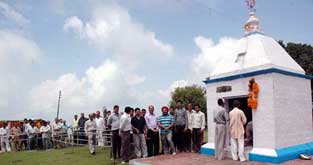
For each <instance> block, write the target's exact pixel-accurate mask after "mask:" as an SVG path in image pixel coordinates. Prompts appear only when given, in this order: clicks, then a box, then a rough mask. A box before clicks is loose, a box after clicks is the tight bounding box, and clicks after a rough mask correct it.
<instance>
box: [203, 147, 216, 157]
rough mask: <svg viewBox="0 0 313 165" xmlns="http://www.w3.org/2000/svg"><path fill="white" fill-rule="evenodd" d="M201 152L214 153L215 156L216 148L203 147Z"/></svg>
mask: <svg viewBox="0 0 313 165" xmlns="http://www.w3.org/2000/svg"><path fill="white" fill-rule="evenodd" d="M200 153H201V154H204V155H212V156H214V155H215V149H213V148H204V147H201V149H200Z"/></svg>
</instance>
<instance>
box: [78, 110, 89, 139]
mask: <svg viewBox="0 0 313 165" xmlns="http://www.w3.org/2000/svg"><path fill="white" fill-rule="evenodd" d="M87 120H88V118H85V114H84V113H81V114H80V118H79V120H78V127H79V133H78V134H79V135H78V144H87V137H86V135H85V122H86V121H87Z"/></svg>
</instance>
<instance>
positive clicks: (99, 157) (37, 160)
mask: <svg viewBox="0 0 313 165" xmlns="http://www.w3.org/2000/svg"><path fill="white" fill-rule="evenodd" d="M204 141H207V131H205V132H204ZM15 164H16V165H50V164H51V165H85V164H88V165H96V164H103V165H107V164H113V161H111V159H110V149H108V148H106V149H100V148H97V150H96V155H90V154H89V151H88V148H87V147H75V148H66V149H57V150H47V151H22V152H11V153H2V154H0V165H15ZM116 164H119V161H116Z"/></svg>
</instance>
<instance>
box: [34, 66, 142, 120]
mask: <svg viewBox="0 0 313 165" xmlns="http://www.w3.org/2000/svg"><path fill="white" fill-rule="evenodd" d="M125 74H127V73H125V72H124V70H123V69H122V67H120V65H119V64H118V63H116V62H114V61H112V60H105V61H104V62H103V63H102V64H101V65H100V66H97V67H90V68H88V69H87V70H86V72H85V75H84V76H83V77H81V78H78V77H77V76H76V75H75V74H74V73H67V74H64V75H62V76H60V77H59V78H58V79H56V80H46V81H44V82H42V83H41V84H40V85H39V86H37V87H35V88H34V89H33V90H32V91H31V93H30V98H31V99H30V103H31V109H32V110H33V112H34V113H38V112H41V113H42V116H44V117H47V116H48V117H50V118H51V116H54V115H55V110H56V107H57V102H56V100H57V97H58V91H59V90H61V91H62V96H63V97H62V101H61V109H62V113H61V115H62V117H64V118H66V119H69V118H71V116H72V115H73V114H78V113H80V112H94V111H95V110H96V109H97V108H101V107H102V106H104V105H106V106H108V107H111V106H112V105H113V104H116V103H118V104H121V105H125V104H127V103H128V104H129V103H132V102H135V101H136V100H134V99H135V98H134V97H133V95H132V93H131V86H130V85H129V84H128V82H127V78H126V77H127V76H125Z"/></svg>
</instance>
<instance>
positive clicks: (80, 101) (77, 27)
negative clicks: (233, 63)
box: [29, 4, 174, 119]
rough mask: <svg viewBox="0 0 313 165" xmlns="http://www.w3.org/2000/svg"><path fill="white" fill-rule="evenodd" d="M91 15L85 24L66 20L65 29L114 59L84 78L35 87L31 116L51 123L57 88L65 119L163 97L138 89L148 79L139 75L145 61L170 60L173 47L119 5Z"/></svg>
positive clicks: (96, 8)
mask: <svg viewBox="0 0 313 165" xmlns="http://www.w3.org/2000/svg"><path fill="white" fill-rule="evenodd" d="M92 12H93V13H92V16H91V18H90V19H89V20H88V19H87V21H84V20H83V19H81V18H79V17H78V16H72V17H69V18H67V19H66V20H65V23H64V26H63V30H64V31H65V32H73V33H74V34H75V35H77V36H78V38H79V39H82V40H84V41H86V42H87V43H89V44H90V45H92V46H95V47H96V48H98V49H99V50H100V51H102V50H105V52H110V53H111V54H110V55H111V57H110V59H109V60H108V58H107V59H106V60H104V62H103V63H102V64H101V65H99V66H91V67H89V68H87V69H86V71H85V74H84V75H83V76H82V77H78V76H77V75H76V74H75V73H67V74H63V75H61V76H59V77H58V78H57V79H55V80H46V81H44V82H42V83H41V84H39V85H38V86H35V87H34V88H33V89H32V91H31V92H30V100H29V102H30V107H31V109H32V110H33V113H36V114H38V113H40V114H41V116H43V117H50V119H51V116H55V114H56V113H55V111H56V107H57V97H58V91H59V90H62V94H63V95H64V97H63V98H62V99H61V115H62V117H63V118H66V119H69V118H71V117H72V115H73V114H78V113H80V112H86V113H87V112H94V111H95V110H96V109H97V108H101V107H102V106H104V105H106V106H107V107H112V106H113V105H114V104H119V105H120V106H124V105H127V104H130V105H132V106H140V107H145V106H147V105H146V104H151V101H152V102H155V100H157V99H159V98H162V97H160V95H159V93H158V92H156V93H154V94H152V93H151V92H150V91H146V90H145V91H141V90H138V88H136V87H137V85H138V84H142V83H143V82H144V81H145V80H146V76H145V75H139V74H138V73H137V72H136V71H137V69H138V68H139V66H141V64H142V63H143V62H146V61H149V62H150V61H153V60H154V59H163V58H168V57H170V56H172V55H173V54H174V49H173V47H172V46H171V45H170V44H167V43H165V42H162V41H161V40H159V39H157V38H156V35H155V33H154V32H151V31H149V30H147V29H145V28H144V26H143V25H142V24H140V23H139V22H136V21H134V20H133V19H132V18H131V16H130V15H129V13H128V11H127V10H125V9H124V8H121V7H120V6H118V5H117V4H114V5H106V6H103V5H99V4H97V5H95V6H94V7H93V10H92ZM139 64H140V65H139Z"/></svg>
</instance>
